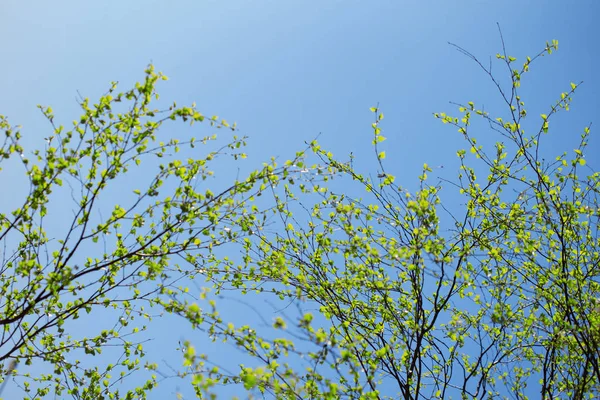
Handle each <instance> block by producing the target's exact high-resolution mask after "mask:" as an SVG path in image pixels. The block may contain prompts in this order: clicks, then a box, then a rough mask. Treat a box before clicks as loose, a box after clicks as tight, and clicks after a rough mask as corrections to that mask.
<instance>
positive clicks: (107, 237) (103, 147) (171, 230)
mask: <svg viewBox="0 0 600 400" xmlns="http://www.w3.org/2000/svg"><path fill="white" fill-rule="evenodd" d="M161 79H166V77H164V76H163V75H161V74H159V73H156V72H154V69H153V67H152V66H150V67H148V69H147V70H146V77H145V80H144V81H143V82H142V83H138V84H136V85H135V87H134V88H133V89H131V90H128V91H125V92H118V91H117V84H116V83H113V84H112V87H111V88H110V90H109V91H108V92H107V93H106V94H105V95H104V96H102V97H101V98H100V99H99V101H98V102H97V103H96V104H92V103H90V102H89V100H88V99H83V100H82V101H81V103H80V105H81V108H82V110H83V114H82V116H81V117H80V119H79V120H77V121H74V122H73V128H72V129H70V130H67V129H65V128H64V127H63V126H60V125H56V124H55V122H54V118H55V117H54V115H53V111H52V109H51V108H50V107H40V109H41V111H42V113H43V115H44V116H45V117H46V118H47V120H48V121H49V122H50V123H51V124H52V128H53V132H52V134H51V135H50V136H49V137H48V138H46V142H47V143H46V146H45V149H43V150H37V151H35V152H34V153H33V158H29V157H28V155H27V154H26V150H25V149H24V147H23V146H22V145H21V133H20V131H19V129H17V128H13V127H11V126H10V125H9V123H8V120H7V119H6V118H5V117H3V116H2V117H0V126H1V128H2V131H3V132H4V143H3V145H2V147H1V148H0V160H2V162H3V163H4V165H3V166H4V167H5V168H6V166H8V167H9V168H11V169H15V168H18V167H19V164H21V165H22V166H23V167H24V170H25V174H26V176H25V178H26V181H27V182H28V186H29V189H28V193H26V195H25V198H24V199H23V201H22V205H21V206H20V207H18V208H16V209H14V210H12V211H11V212H9V213H2V214H0V240H2V242H3V243H4V252H3V255H2V262H1V264H0V268H1V280H0V310H1V311H0V325H1V327H2V336H1V337H0V360H2V361H3V362H4V365H5V369H3V370H2V371H0V372H2V377H3V378H6V376H7V375H11V376H14V377H15V382H17V384H19V385H20V386H21V388H22V389H23V390H24V393H25V395H26V396H29V397H30V398H40V397H44V396H45V395H47V394H50V393H55V394H56V396H58V397H62V396H67V395H70V396H72V397H73V398H77V399H94V400H95V399H103V398H111V399H133V398H136V399H137V398H145V396H146V393H147V392H148V391H149V390H151V389H152V388H153V387H155V386H156V384H157V379H156V376H155V375H154V374H153V375H150V376H147V380H145V381H144V382H142V384H140V385H132V388H131V389H127V390H123V388H124V387H125V386H122V382H123V378H125V377H127V376H129V375H131V374H134V373H135V372H136V371H138V370H140V369H142V368H143V367H145V369H146V370H151V371H152V370H155V369H156V368H157V366H156V364H153V363H151V362H149V361H148V360H146V358H145V353H144V347H143V343H142V341H141V340H140V339H136V338H137V337H138V336H136V335H135V334H136V333H138V332H140V331H143V330H145V329H146V326H147V325H146V321H145V320H150V319H151V318H152V314H153V311H152V310H153V309H154V310H155V309H156V306H157V305H159V304H161V303H163V302H164V301H165V299H166V298H168V296H169V295H170V294H172V293H175V292H177V291H178V290H185V289H183V288H181V289H180V288H179V286H176V285H175V284H176V283H177V282H180V281H181V280H182V279H185V278H186V277H187V278H190V279H193V277H194V276H195V275H196V274H198V271H197V270H195V269H194V267H193V266H192V267H190V264H189V262H188V261H190V259H191V258H193V257H196V256H199V255H202V256H207V257H208V256H209V255H210V254H211V252H212V249H213V248H216V247H218V246H220V245H222V244H223V243H226V242H227V241H229V240H230V238H231V237H232V236H231V235H229V236H228V235H224V234H219V233H218V232H215V226H217V225H220V226H223V225H226V224H234V225H235V226H240V225H243V224H244V223H246V224H248V223H252V224H253V225H260V221H258V220H257V219H258V218H260V213H259V212H254V213H241V209H242V207H244V205H245V204H246V202H248V201H249V199H251V198H252V197H253V196H255V195H257V194H259V193H260V192H261V191H262V190H264V189H265V188H266V184H267V183H269V182H271V181H273V180H276V179H278V176H280V175H281V174H282V172H283V169H277V168H275V167H274V166H273V165H266V164H265V166H264V168H263V169H261V170H257V171H255V172H253V173H252V174H250V175H249V176H248V178H247V179H243V180H240V181H235V182H232V184H231V185H230V186H228V187H227V186H225V187H223V188H222V190H220V191H219V192H214V193H213V192H212V191H211V190H208V189H206V188H202V185H203V183H202V182H203V181H205V180H206V179H207V178H209V177H211V176H212V175H213V172H212V170H211V169H210V168H211V165H212V164H213V163H214V162H215V160H217V159H218V158H219V157H223V156H230V157H232V158H233V159H236V160H237V159H239V158H245V154H244V153H242V152H240V148H241V146H243V145H244V140H245V139H244V138H237V137H235V136H234V137H233V139H232V141H231V142H230V143H228V144H226V145H224V146H222V147H220V148H217V149H215V150H210V151H209V150H207V151H206V153H205V155H204V156H201V157H198V154H199V150H198V147H199V146H200V149H202V148H207V149H209V147H208V146H209V145H210V142H212V141H214V140H215V139H216V136H215V135H212V136H207V137H204V138H203V139H201V140H195V139H193V138H190V139H188V140H186V141H179V140H177V139H175V138H169V137H168V135H165V133H164V132H163V131H164V130H165V127H164V125H165V124H167V123H168V122H171V121H176V120H180V121H189V122H191V123H194V122H201V121H204V120H205V117H204V116H203V115H202V114H200V113H199V112H198V111H197V110H196V109H195V108H194V106H192V107H177V106H176V105H175V104H173V105H172V106H171V107H169V108H168V109H165V110H159V109H156V108H153V107H152V104H151V103H152V102H153V101H156V100H157V99H158V95H157V93H156V91H155V86H156V83H157V82H158V81H159V80H161ZM208 120H209V121H210V125H211V126H215V127H217V128H231V129H235V127H234V126H233V127H231V126H230V125H229V124H228V123H227V122H226V121H224V120H222V121H219V120H218V119H217V117H213V118H210V119H208ZM159 131H160V134H159ZM185 148H189V149H193V152H192V154H193V157H189V158H182V159H178V158H177V153H179V152H180V149H181V150H182V151H181V153H185ZM194 148H195V149H194ZM188 152H190V151H188ZM153 171H154V172H153ZM152 174H154V175H152ZM140 176H141V177H142V178H139V177H140ZM127 177H131V178H130V179H128V180H123V179H125V178H127ZM145 181H146V183H144V182H145ZM8 185H9V183H8V182H7V183H5V186H8ZM261 185H262V189H261V188H260V186H261ZM17 186H18V185H17ZM124 187H125V188H127V189H128V190H127V191H124V190H123V188H124ZM66 188H68V190H66V193H65V189H66ZM129 189H131V190H132V192H129ZM213 190H214V189H213ZM128 192H129V193H128ZM16 193H18V191H17V192H16ZM115 198H116V201H115V200H113V199H115ZM65 199H68V200H67V201H65ZM69 201H72V202H71V203H69ZM65 207H67V209H66V212H64V211H63V209H64V208H65ZM103 211H104V212H103ZM69 212H72V215H69ZM58 213H61V214H60V215H59V214H58ZM48 226H50V227H51V228H52V229H51V230H50V231H48V230H47V227H48ZM61 229H64V232H63V231H61ZM237 234H238V233H236V235H237ZM239 235H240V237H241V236H244V235H245V233H244V231H242V230H241V229H240V232H239ZM178 257H184V259H182V262H179V263H178V262H177V258H178ZM185 257H187V260H186V259H185ZM103 310H106V311H103ZM191 311H192V310H190V312H191ZM87 314H89V316H87ZM79 318H82V320H83V321H84V324H86V325H87V326H88V327H89V328H90V329H91V330H90V329H88V331H90V335H89V336H85V337H78V336H77V335H74V334H73V333H72V332H82V331H85V330H84V329H83V328H82V326H83V327H85V326H84V325H76V321H75V320H77V319H79ZM136 318H137V320H136V321H135V326H131V325H130V323H131V322H132V321H133V320H134V319H136ZM98 320H100V321H101V322H100V323H97V322H98ZM139 321H141V322H139ZM95 322H96V323H95ZM132 325H134V324H132ZM74 326H75V327H76V329H74V328H73V327H74ZM102 352H105V354H104V355H103V356H99V355H100V354H101V353H102ZM23 364H25V365H33V366H34V367H38V368H43V367H44V366H45V367H46V370H43V369H42V370H43V371H47V373H42V374H41V375H35V374H34V375H30V374H29V373H20V372H19V369H20V368H18V365H21V366H23ZM136 380H137V382H139V380H140V375H136ZM131 381H133V380H130V382H131ZM5 383H6V382H5Z"/></svg>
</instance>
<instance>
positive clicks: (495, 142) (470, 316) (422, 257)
mask: <svg viewBox="0 0 600 400" xmlns="http://www.w3.org/2000/svg"><path fill="white" fill-rule="evenodd" d="M457 49H458V50H459V51H460V52H462V53H463V54H465V55H466V56H467V57H469V58H470V59H472V60H473V61H474V62H475V63H477V64H478V65H479V67H480V68H481V70H482V71H483V73H484V74H485V76H486V77H487V79H490V80H491V82H492V83H493V85H494V87H495V88H496V89H497V95H498V97H499V99H500V101H501V104H503V106H502V107H503V108H502V109H498V110H486V109H484V107H483V106H479V105H478V104H477V103H476V102H473V101H465V102H462V103H457V104H454V105H453V107H454V108H455V109H454V110H453V111H452V112H438V113H435V114H434V117H435V118H437V119H439V120H440V121H441V122H442V123H444V124H446V125H448V126H451V127H453V128H454V130H455V131H456V130H457V131H458V135H460V136H461V137H462V138H463V139H464V143H465V148H464V149H459V150H458V151H456V157H458V160H459V164H460V167H459V170H458V171H457V175H456V177H455V179H447V178H440V177H436V176H435V172H434V167H432V166H430V165H428V164H425V165H424V166H423V168H422V173H421V174H420V176H418V177H417V185H416V188H415V189H414V190H408V189H406V188H405V187H406V186H407V185H408V186H410V185H411V184H410V183H408V184H405V183H402V185H399V182H398V180H397V179H396V178H395V176H394V175H393V173H392V172H391V171H390V169H389V168H388V167H387V164H386V162H387V161H388V160H389V159H393V149H384V146H385V143H384V141H385V136H384V134H383V130H382V129H383V128H382V126H383V122H382V121H383V118H384V116H383V113H382V110H381V109H380V108H379V106H376V107H373V108H372V109H371V111H372V112H373V115H374V121H373V123H372V126H371V129H372V133H371V134H372V136H373V141H372V145H373V149H374V162H375V164H374V165H375V167H374V169H373V170H371V171H359V170H357V168H355V166H354V163H353V160H354V159H353V156H352V155H349V156H348V157H342V158H339V157H337V156H335V155H333V154H332V153H331V152H329V151H328V150H327V149H324V148H322V147H321V146H320V145H319V143H318V142H317V141H312V142H309V143H307V148H306V149H304V150H301V151H298V152H297V153H296V154H295V157H294V158H293V159H291V160H289V161H286V162H284V163H281V164H280V165H278V164H277V163H276V161H275V159H272V160H271V161H269V162H268V163H265V164H264V165H263V167H262V168H261V169H258V170H255V171H252V172H250V173H248V174H247V175H246V176H245V177H242V178H240V177H239V176H238V177H237V178H235V179H232V181H231V183H230V184H225V185H223V184H222V183H220V184H219V185H216V184H215V183H214V181H209V180H207V178H209V177H211V176H212V175H213V173H214V172H213V171H214V169H215V167H216V168H217V169H218V165H219V164H218V163H219V162H221V161H220V160H222V159H224V158H226V159H227V160H228V161H227V162H235V161H236V160H240V159H242V158H245V156H246V155H245V154H244V153H243V146H244V144H245V140H246V139H245V138H243V137H237V136H233V137H232V139H231V141H230V142H226V143H225V144H224V145H218V144H217V145H214V144H213V143H216V142H215V140H216V136H212V135H209V136H206V137H204V138H202V139H199V140H196V139H192V138H189V139H185V140H178V139H177V138H175V137H170V136H165V135H164V134H163V131H164V130H165V129H166V126H168V124H171V123H173V121H175V122H177V121H182V122H190V123H192V124H193V123H195V122H205V123H210V124H211V125H212V126H213V127H214V129H222V130H227V129H231V130H232V131H234V133H235V131H236V128H235V125H230V124H229V123H228V122H227V121H225V120H222V119H219V118H217V117H212V118H207V117H205V116H204V115H203V114H201V113H200V112H199V111H197V110H196V108H195V106H191V107H178V106H177V105H176V104H173V105H172V106H170V107H167V108H165V109H160V108H156V107H155V106H154V105H153V104H154V103H153V102H154V101H156V100H157V99H158V95H157V92H156V83H157V82H158V81H159V80H161V79H165V77H164V76H163V75H162V74H159V73H156V72H155V71H154V69H153V67H152V66H150V67H149V68H148V69H147V70H146V76H145V80H144V81H143V82H141V83H138V84H136V85H135V87H134V88H133V89H131V90H128V91H124V92H119V90H118V88H117V85H116V83H115V84H113V85H112V86H111V88H110V90H109V91H108V92H107V93H106V94H105V95H104V96H102V97H101V98H100V99H99V100H98V101H97V102H96V103H92V102H90V101H89V100H87V99H82V101H81V108H82V115H81V117H80V118H79V119H78V120H76V121H74V123H73V127H72V128H70V129H67V128H64V127H63V126H61V125H57V124H55V122H54V118H55V117H54V114H53V110H52V109H51V108H49V107H41V111H42V112H43V113H44V115H45V117H46V118H47V119H48V121H49V123H50V124H51V126H52V132H51V134H50V135H49V136H48V137H47V138H46V144H45V146H44V148H43V149H41V150H37V151H34V152H33V157H30V155H29V154H28V152H27V151H26V149H24V148H23V146H22V145H21V143H20V140H21V137H20V135H21V134H20V132H19V130H18V129H17V128H15V127H11V125H10V124H9V122H8V120H7V118H5V117H4V116H2V117H0V125H1V127H2V130H3V131H4V133H5V135H4V136H5V138H4V143H3V145H2V147H1V150H0V151H1V153H0V154H1V157H0V160H1V162H2V163H4V165H3V167H4V168H5V169H6V168H17V167H18V166H19V164H20V165H22V167H23V170H24V172H25V174H26V179H27V181H28V183H29V190H28V193H26V195H25V196H24V199H23V201H22V203H21V205H20V206H18V207H17V208H15V209H12V210H8V211H6V212H4V211H3V213H2V214H0V239H1V240H2V241H3V244H4V252H3V256H2V263H1V264H0V265H1V268H2V275H1V280H0V299H1V300H0V307H1V312H0V322H1V324H2V327H3V333H2V337H1V341H0V359H1V360H2V361H3V362H4V367H3V369H2V376H3V379H5V380H6V382H5V383H10V382H13V383H14V384H18V385H20V387H21V388H22V389H23V390H24V396H28V397H29V398H43V397H44V396H48V397H51V396H53V395H56V396H58V397H72V398H76V399H103V398H106V399H109V398H113V399H117V398H118V399H121V398H126V399H134V398H136V399H137V398H145V397H146V396H147V395H148V394H149V393H151V391H152V389H153V388H154V387H155V386H156V385H157V384H158V379H157V377H156V374H151V375H150V376H149V377H147V378H145V379H144V381H143V382H141V383H140V380H139V377H140V376H144V375H143V374H141V371H142V370H144V369H146V370H150V371H156V370H159V369H160V366H159V365H157V364H156V363H153V362H150V361H149V360H147V358H146V356H145V352H144V343H143V340H142V339H138V338H141V337H142V336H140V334H141V333H143V332H145V331H146V330H147V329H148V328H147V324H146V322H145V321H146V320H152V319H153V318H157V317H158V316H160V317H162V316H163V314H164V313H166V314H174V315H177V316H179V317H181V318H184V319H185V320H187V321H189V323H190V324H191V325H192V326H193V327H194V328H195V329H196V330H197V332H198V334H199V335H200V334H201V335H207V336H208V337H209V338H210V340H213V341H215V342H227V343H230V344H232V345H233V346H234V347H235V348H237V349H238V350H239V351H240V352H241V354H243V357H241V356H240V360H243V362H238V360H231V363H230V364H231V365H216V364H215V363H214V362H212V361H211V360H210V358H209V357H207V356H206V355H204V354H202V352H201V351H198V350H197V347H196V346H195V345H194V338H193V337H192V338H189V340H188V341H186V342H185V343H182V346H181V349H180V351H181V353H182V362H183V365H182V367H181V369H180V370H179V371H178V372H179V374H178V376H179V377H183V378H185V379H188V380H189V381H190V382H191V385H192V386H193V388H194V390H195V392H196V394H197V396H198V397H208V398H210V397H212V396H216V395H217V394H218V393H219V388H221V387H222V385H233V387H234V388H236V390H239V393H240V394H241V393H244V396H245V395H253V396H258V397H266V398H285V399H287V398H290V399H291V398H297V399H310V398H315V399H321V398H322V399H359V398H360V399H383V398H404V399H431V398H482V399H483V398H508V397H514V398H526V397H537V396H541V398H544V399H550V398H559V397H560V398H577V399H582V398H584V397H586V398H588V397H589V398H592V397H594V396H597V395H598V394H599V392H600V364H599V355H600V353H599V349H600V313H599V310H600V304H599V300H598V293H599V291H600V287H599V276H600V251H599V247H600V239H599V238H598V220H599V218H600V205H599V204H598V194H599V190H600V175H599V173H598V172H594V170H593V169H592V168H591V167H590V166H589V165H587V164H586V159H585V152H586V146H587V143H588V139H589V135H590V128H589V127H587V126H581V127H580V128H578V129H579V133H578V135H579V137H580V140H579V145H578V146H577V148H575V149H574V150H572V149H561V150H562V151H560V152H558V154H553V152H554V149H550V148H548V147H547V146H545V142H546V136H547V135H549V134H565V133H560V132H552V120H553V119H554V118H556V116H557V114H558V113H559V112H562V111H564V110H569V107H570V104H571V101H572V97H573V95H574V94H575V93H576V91H577V89H578V87H579V84H575V83H571V84H570V85H569V84H568V83H566V85H565V86H566V87H565V90H564V92H563V93H559V94H558V97H557V99H556V100H555V101H554V102H553V103H551V104H550V105H549V106H548V109H547V111H546V112H545V113H544V114H541V115H534V114H533V113H529V114H528V111H527V110H528V109H529V108H528V106H526V101H527V99H526V98H524V97H522V95H521V83H522V80H525V78H526V76H527V74H528V73H529V69H530V66H531V65H533V64H535V63H538V62H540V59H541V58H542V57H543V56H545V55H549V54H552V52H553V51H555V50H557V49H558V42H557V41H552V42H549V43H547V44H546V46H545V48H544V49H543V50H542V51H541V52H539V53H538V54H537V55H535V56H533V57H527V58H525V59H524V60H517V58H515V57H513V56H511V55H509V54H508V53H507V52H506V50H505V49H504V48H502V50H501V52H500V53H498V54H497V56H496V58H497V60H496V63H499V65H501V66H503V68H505V70H506V71H505V72H504V73H505V74H506V76H498V75H497V74H496V73H493V72H492V69H491V65H490V66H489V67H488V66H486V65H485V64H483V63H481V62H480V61H479V60H478V59H477V58H476V57H475V56H474V55H472V54H471V53H469V52H467V51H466V50H464V49H462V48H460V47H457ZM574 130H575V129H574ZM159 131H160V134H159ZM568 134H570V135H572V134H573V132H569V133H568ZM186 149H194V150H193V151H187V150H186ZM198 149H200V150H201V151H204V155H202V156H200V157H199V156H198ZM388 153H389V155H388ZM213 166H214V167H213ZM123 182H124V183H123ZM210 183H212V184H213V187H208V186H210V185H209V184H210ZM119 185H125V186H126V187H130V188H131V192H130V193H122V191H121V190H120V189H119V188H120V187H123V186H119ZM214 186H217V188H215V187H214ZM65 198H68V199H69V203H68V204H65V201H64V199H65ZM65 207H66V209H67V211H66V212H65V210H64V208H65ZM57 212H61V215H60V216H57V215H56V214H55V213H57ZM52 218H55V219H56V218H58V220H59V221H60V224H59V223H57V222H56V221H55V222H53V223H49V222H46V221H48V220H49V219H50V220H51V219H52ZM57 227H58V228H57ZM194 285H197V286H199V285H202V286H203V287H202V289H201V290H200V291H198V290H196V291H194V290H190V288H193V287H194ZM224 293H235V295H236V296H240V298H241V299H244V298H246V297H247V298H248V299H249V300H248V301H249V302H252V301H254V300H253V299H263V298H264V299H267V300H268V301H273V302H276V303H277V304H278V305H282V307H278V308H277V310H278V312H277V314H276V317H275V318H274V320H273V321H272V322H266V321H260V323H256V324H247V323H243V324H236V321H229V320H228V319H227V317H226V315H225V314H226V313H225V314H224V313H222V312H221V311H222V310H221V309H220V308H219V302H218V296H219V295H222V294H224ZM259 314H260V310H259ZM165 317H167V318H168V317H169V316H168V315H166V316H165ZM80 318H81V319H82V320H83V321H93V320H95V321H96V322H97V323H96V324H93V323H92V324H90V325H89V327H88V330H89V332H90V334H89V335H86V336H81V337H79V336H74V335H73V334H72V333H71V331H70V329H71V328H70V327H71V326H73V324H77V320H78V319H80ZM99 319H101V323H99V322H98V321H99ZM98 324H99V325H98ZM96 325H98V326H96ZM266 325H269V326H266ZM78 332H79V331H78ZM145 334H147V335H149V336H152V333H151V331H147V332H145ZM173 350H175V349H173ZM28 365H45V366H49V370H48V372H47V373H46V372H45V373H43V374H40V375H38V376H35V375H31V374H29V375H28V373H27V372H21V366H24V367H26V366H28ZM26 370H27V368H24V371H26ZM173 379H175V378H173ZM124 383H125V385H124ZM0 390H1V389H0Z"/></svg>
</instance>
